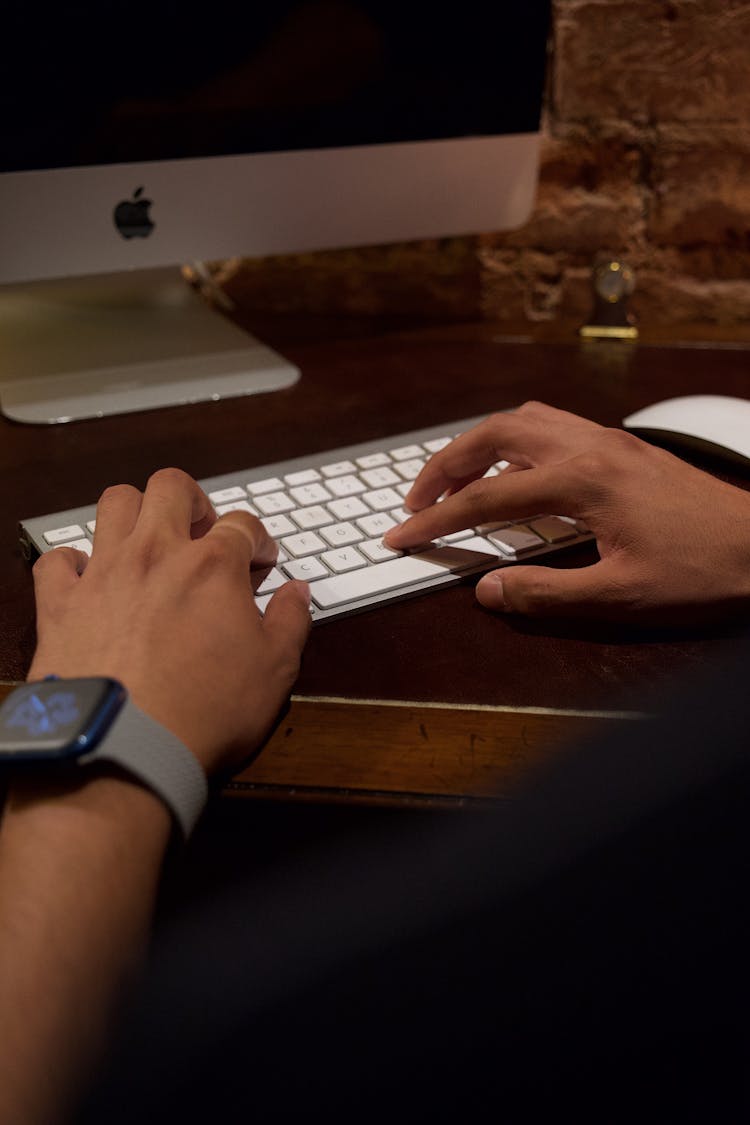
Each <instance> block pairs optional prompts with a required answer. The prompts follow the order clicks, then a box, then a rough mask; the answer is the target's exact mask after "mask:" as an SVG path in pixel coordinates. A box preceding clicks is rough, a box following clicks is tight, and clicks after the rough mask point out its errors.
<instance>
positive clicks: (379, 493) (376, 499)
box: [362, 488, 402, 512]
mask: <svg viewBox="0 0 750 1125" xmlns="http://www.w3.org/2000/svg"><path fill="white" fill-rule="evenodd" d="M362 499H363V500H364V502H365V504H369V505H370V507H371V508H372V510H373V511H374V512H384V511H386V509H387V508H398V507H399V505H400V504H401V499H402V498H401V497H400V496H399V494H398V493H397V492H394V491H393V489H392V488H378V489H376V490H375V491H374V492H365V494H364V495H363V497H362Z"/></svg>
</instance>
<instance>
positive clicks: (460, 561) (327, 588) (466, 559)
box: [310, 547, 496, 609]
mask: <svg viewBox="0 0 750 1125" xmlns="http://www.w3.org/2000/svg"><path fill="white" fill-rule="evenodd" d="M488 554H489V552H488ZM488 554H485V553H484V552H479V551H462V550H461V549H460V548H459V547H435V548H433V549H431V550H429V551H425V552H424V553H422V554H418V555H403V556H402V557H400V558H397V559H389V560H388V561H387V562H382V563H376V564H375V565H374V566H367V567H362V568H361V569H360V570H350V571H348V572H347V573H346V574H336V575H334V576H333V577H331V578H321V579H320V580H319V581H318V582H311V583H310V593H311V594H312V597H313V601H314V602H315V603H316V604H317V605H319V606H320V608H321V609H330V608H331V606H335V605H342V604H343V603H344V602H353V601H356V600H357V599H358V598H367V597H372V596H373V595H375V594H384V593H386V592H387V591H388V590H396V589H398V588H399V587H400V586H411V585H412V584H413V583H414V582H421V581H424V579H426V578H436V577H437V576H438V575H441V574H453V573H455V572H456V571H460V570H466V569H467V568H468V567H471V566H477V565H478V564H480V563H486V562H487V561H488ZM495 557H496V556H495Z"/></svg>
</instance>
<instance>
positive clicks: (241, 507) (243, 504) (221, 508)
mask: <svg viewBox="0 0 750 1125" xmlns="http://www.w3.org/2000/svg"><path fill="white" fill-rule="evenodd" d="M227 512H249V513H250V515H251V516H254V515H257V513H256V511H255V509H254V508H251V506H250V505H249V504H248V502H247V500H233V501H232V503H231V504H217V505H216V515H217V516H223V515H225V514H226V513H227Z"/></svg>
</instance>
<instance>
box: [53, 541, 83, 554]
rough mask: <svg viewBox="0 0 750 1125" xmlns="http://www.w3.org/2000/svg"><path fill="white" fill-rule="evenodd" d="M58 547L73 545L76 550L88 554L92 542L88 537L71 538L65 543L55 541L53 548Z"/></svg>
mask: <svg viewBox="0 0 750 1125" xmlns="http://www.w3.org/2000/svg"><path fill="white" fill-rule="evenodd" d="M59 547H73V548H75V550H76V551H83V553H84V555H90V554H91V552H92V550H93V544H92V542H91V540H90V539H71V540H70V541H69V542H67V543H55V548H54V549H55V550H57V549H58V548H59Z"/></svg>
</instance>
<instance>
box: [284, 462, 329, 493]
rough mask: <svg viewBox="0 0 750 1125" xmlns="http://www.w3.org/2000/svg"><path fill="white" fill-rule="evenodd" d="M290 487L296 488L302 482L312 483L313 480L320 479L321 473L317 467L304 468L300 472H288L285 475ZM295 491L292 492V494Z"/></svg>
mask: <svg viewBox="0 0 750 1125" xmlns="http://www.w3.org/2000/svg"><path fill="white" fill-rule="evenodd" d="M284 480H285V481H286V483H287V485H288V486H289V488H290V489H292V488H296V487H298V486H299V485H302V484H312V483H313V481H316V480H320V473H319V472H318V471H317V469H303V470H302V471H301V472H299V473H287V475H286V476H285V477H284ZM293 495H294V493H292V496H293Z"/></svg>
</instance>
